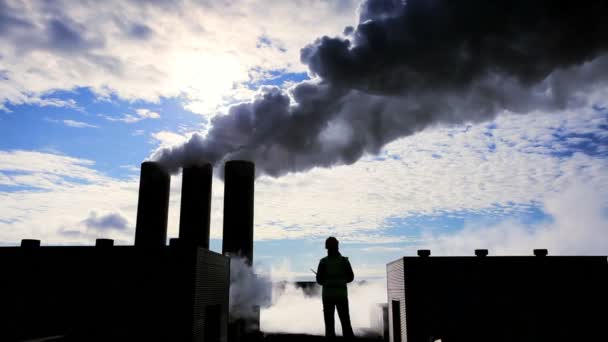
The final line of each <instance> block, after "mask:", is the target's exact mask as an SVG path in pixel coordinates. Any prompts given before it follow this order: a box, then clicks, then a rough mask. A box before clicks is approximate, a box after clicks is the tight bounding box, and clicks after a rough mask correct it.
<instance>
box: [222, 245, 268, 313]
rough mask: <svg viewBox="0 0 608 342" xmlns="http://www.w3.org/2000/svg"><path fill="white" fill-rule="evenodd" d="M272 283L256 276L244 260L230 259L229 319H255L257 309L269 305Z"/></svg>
mask: <svg viewBox="0 0 608 342" xmlns="http://www.w3.org/2000/svg"><path fill="white" fill-rule="evenodd" d="M271 295H272V282H271V281H270V278H269V277H266V276H264V275H257V274H255V272H254V269H253V268H252V267H250V266H249V265H248V264H247V262H246V259H245V258H238V257H232V258H230V303H229V307H230V308H229V310H230V319H238V318H244V319H247V318H255V317H257V311H258V308H263V307H266V306H268V305H270V303H271Z"/></svg>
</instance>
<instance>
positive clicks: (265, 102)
mask: <svg viewBox="0 0 608 342" xmlns="http://www.w3.org/2000/svg"><path fill="white" fill-rule="evenodd" d="M359 13H360V17H359V24H358V25H357V26H356V27H347V28H346V29H345V30H344V34H343V35H342V36H338V37H333V38H331V37H322V38H319V39H317V40H316V41H315V42H314V43H312V44H310V45H308V46H306V47H304V48H303V49H302V50H301V61H302V62H303V63H305V64H306V65H307V66H308V68H309V70H310V73H311V75H313V76H314V79H313V80H311V81H305V82H302V83H300V84H297V85H295V86H294V87H292V88H291V89H288V90H281V89H279V88H276V87H264V88H261V89H260V90H259V92H258V95H257V96H256V97H255V99H253V100H252V101H251V102H247V103H241V104H237V105H235V106H232V107H231V108H230V109H229V111H228V114H227V115H222V116H216V117H214V118H213V119H212V121H211V128H210V130H209V131H208V133H207V135H206V136H202V135H200V134H195V135H193V136H192V138H191V139H190V140H189V141H187V142H186V143H185V144H183V145H180V146H176V147H170V148H161V149H158V150H157V151H155V152H154V153H153V155H152V156H151V158H152V159H154V160H158V161H160V162H161V163H162V164H163V165H165V167H166V168H167V169H169V170H171V171H176V170H177V169H178V168H179V167H181V166H183V165H188V164H196V163H200V162H202V161H209V162H212V163H218V162H221V161H224V160H229V159H248V160H252V161H254V162H255V163H256V170H257V171H258V173H263V174H268V175H271V176H275V177H278V176H281V175H283V174H285V173H287V172H298V171H305V170H308V169H310V168H313V167H329V166H332V165H336V164H351V163H354V162H356V161H357V160H358V159H359V158H361V157H362V156H363V155H364V154H366V153H372V154H373V153H377V152H379V151H380V149H381V148H382V147H383V146H384V145H386V144H388V143H389V142H391V141H393V140H395V139H398V138H400V137H404V136H408V135H411V134H414V133H416V132H418V131H421V130H423V129H425V128H427V127H429V126H432V125H436V124H458V123H462V122H477V121H483V120H489V119H491V118H493V117H494V116H495V115H497V114H500V113H501V112H504V111H509V112H516V113H530V112H534V111H551V110H558V109H566V108H568V109H575V108H577V107H580V106H583V105H587V104H588V103H587V99H588V94H589V93H590V92H592V91H594V90H595V89H598V88H599V87H601V86H604V85H606V81H607V78H608V56H607V55H606V50H607V48H608V21H606V20H605V18H606V17H608V2H606V1H594V0H583V1H576V2H575V1H571V0H568V1H566V0H538V1H526V0H496V1H486V0H468V1H450V0H407V1H402V0H367V1H364V2H363V3H362V4H361V6H360V9H359Z"/></svg>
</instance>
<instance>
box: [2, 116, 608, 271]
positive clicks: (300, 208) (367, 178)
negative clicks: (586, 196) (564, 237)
mask: <svg viewBox="0 0 608 342" xmlns="http://www.w3.org/2000/svg"><path fill="white" fill-rule="evenodd" d="M606 120H607V119H606V116H605V114H602V113H601V112H598V111H595V110H592V109H588V110H583V111H578V112H570V111H565V112H560V113H554V114H536V115H528V116H517V115H505V116H501V117H499V118H497V119H496V120H494V121H493V122H492V123H489V124H475V125H467V126H463V127H453V128H434V129H429V130H425V131H424V132H421V133H420V134H416V135H413V136H410V137H408V138H404V139H400V140H397V141H395V142H393V143H391V144H389V145H387V146H386V147H385V148H384V149H383V150H382V151H381V153H380V154H379V155H377V156H367V157H365V158H363V159H362V160H361V161H360V162H358V163H356V164H354V165H351V166H341V167H334V168H332V169H325V168H316V169H314V170H311V171H310V172H307V173H296V174H290V175H287V176H285V177H281V178H272V177H265V176H264V177H260V178H258V180H257V182H256V207H255V223H256V226H255V229H256V230H255V237H256V240H258V241H260V240H276V239H321V238H322V237H326V236H327V235H330V234H335V235H337V236H338V237H339V239H340V240H341V241H344V243H367V244H369V245H376V246H379V245H382V244H387V243H391V245H390V246H394V245H395V244H396V243H405V242H407V243H408V245H416V244H420V243H422V241H416V240H419V238H416V239H414V240H412V238H411V237H410V236H408V234H409V232H408V231H407V230H405V229H403V228H401V227H400V226H399V220H398V219H404V218H410V217H416V216H418V215H425V216H437V217H441V216H442V215H450V214H458V213H466V212H471V213H476V214H479V215H483V216H487V217H493V218H495V217H504V218H505V219H509V218H512V217H517V216H518V215H519V214H520V213H524V212H526V211H528V210H530V209H531V208H540V207H541V205H542V203H545V202H546V200H547V199H549V198H552V197H553V196H557V195H559V194H560V193H561V192H562V191H564V189H569V188H571V187H572V186H573V184H577V182H580V180H585V182H586V183H587V184H590V186H592V187H593V188H594V189H595V191H597V192H598V194H599V195H598V198H608V197H606V195H605V194H606V193H608V162H607V160H606V158H605V157H606V155H608V150H607V149H606V145H607V143H606V141H607V140H606V139H608V135H607V134H606V127H608V126H606V125H607V124H608V122H607V121H606ZM169 140H171V139H169ZM0 186H3V188H2V189H0V190H3V191H2V192H0V208H2V210H0V217H2V218H3V220H4V221H2V223H0V232H1V233H2V237H1V238H2V240H4V241H6V242H10V241H13V242H17V241H19V240H20V239H21V238H23V237H24V235H27V236H26V237H32V236H33V237H36V236H38V235H40V236H42V238H43V240H47V241H48V240H51V241H64V242H67V241H65V238H63V237H62V236H59V235H58V234H57V233H56V230H57V229H61V228H63V227H68V228H69V227H79V226H80V222H81V221H82V220H83V219H85V218H86V216H84V217H83V213H85V215H88V213H90V211H91V210H93V209H95V210H96V211H97V212H99V213H112V212H120V213H122V215H123V216H124V217H125V218H127V219H129V220H130V222H134V221H135V217H136V208H137V186H138V180H137V177H136V176H135V175H134V178H132V179H128V180H117V179H112V178H108V177H104V176H103V175H101V174H99V173H98V172H97V171H95V170H94V169H93V162H92V161H87V160H82V159H77V158H71V157H67V156H61V155H57V154H49V153H41V152H25V151H12V152H2V153H0ZM171 187H172V188H171V199H170V212H169V234H168V235H169V236H176V235H177V227H178V224H179V217H178V216H179V203H180V189H181V177H173V179H172V181H171ZM101 194H103V196H102V195H101ZM222 202H223V183H222V182H221V181H220V180H218V179H215V180H214V185H213V201H212V204H211V208H212V216H211V219H212V224H211V236H212V238H221V227H222V210H223V204H222ZM548 214H549V215H551V214H552V213H551V212H548ZM132 235H133V231H132V230H130V229H129V230H127V231H125V234H124V236H122V237H121V239H122V240H123V241H129V242H132ZM573 236H574V235H573ZM431 238H435V237H431ZM70 241H75V242H78V243H92V240H88V238H86V237H79V238H76V237H74V239H73V240H70ZM583 244H584V243H583ZM372 252H373V253H374V254H378V253H380V254H381V253H385V254H386V253H391V252H392V253H394V252H395V251H390V250H389V251H387V250H386V249H384V250H378V249H376V250H375V251H374V250H372ZM366 253H367V252H366ZM391 255H393V254H391ZM391 258H392V256H391ZM305 271H307V270H305Z"/></svg>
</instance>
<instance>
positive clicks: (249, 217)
mask: <svg viewBox="0 0 608 342" xmlns="http://www.w3.org/2000/svg"><path fill="white" fill-rule="evenodd" d="M254 180H255V165H254V164H253V163H252V162H250V161H244V160H231V161H228V162H226V165H225V167H224V233H223V234H224V237H223V243H222V253H224V254H226V253H229V254H235V255H241V256H243V257H246V258H247V262H248V263H249V264H250V265H251V264H252V263H253V187H254Z"/></svg>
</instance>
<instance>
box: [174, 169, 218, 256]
mask: <svg viewBox="0 0 608 342" xmlns="http://www.w3.org/2000/svg"><path fill="white" fill-rule="evenodd" d="M212 175H213V167H212V166H211V164H204V165H202V166H189V167H185V168H184V169H183V171H182V204H181V209H180V217H179V239H180V241H181V242H182V243H187V244H194V245H196V246H200V247H204V248H207V249H209V221H210V217H211V179H212Z"/></svg>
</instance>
